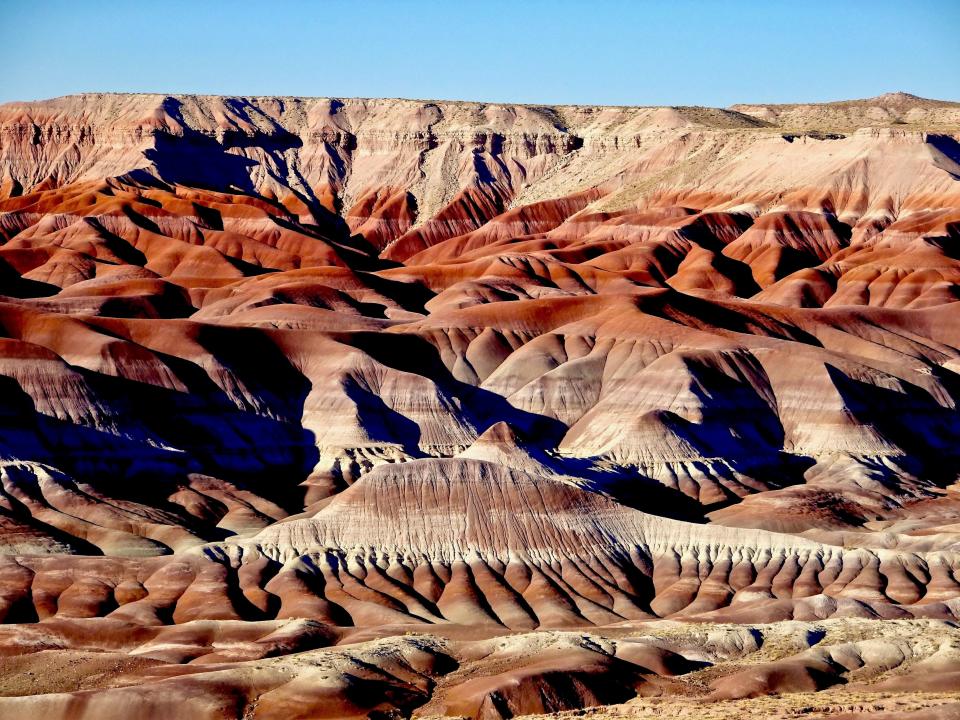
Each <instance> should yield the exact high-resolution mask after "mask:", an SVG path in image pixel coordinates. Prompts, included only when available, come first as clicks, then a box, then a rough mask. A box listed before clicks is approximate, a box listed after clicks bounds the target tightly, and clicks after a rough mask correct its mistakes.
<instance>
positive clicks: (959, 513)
mask: <svg viewBox="0 0 960 720" xmlns="http://www.w3.org/2000/svg"><path fill="white" fill-rule="evenodd" d="M958 140H960V104H956V103H946V102H938V101H929V100H923V99H920V98H916V97H913V96H909V95H905V94H902V93H900V94H893V95H887V96H882V97H879V98H873V99H871V100H863V101H852V102H847V103H833V104H828V105H789V106H737V107H734V108H731V109H726V110H720V109H709V108H586V107H534V106H504V105H491V104H480V103H454V102H419V101H407V100H358V99H320V98H310V99H305V98H224V97H199V96H184V97H165V96H157V95H83V96H71V97H66V98H59V99H56V100H50V101H42V102H35V103H11V104H7V105H2V106H0V387H2V389H3V391H4V394H3V402H2V403H0V553H2V554H0V621H2V622H3V623H6V624H5V625H4V626H2V627H0V636H2V637H3V638H5V641H4V642H3V643H2V645H3V649H2V650H0V654H3V655H4V663H6V662H10V663H14V664H15V665H16V666H17V667H21V668H22V669H23V672H24V673H25V672H27V671H28V670H27V669H28V668H38V667H41V666H42V665H43V663H45V662H48V661H49V662H54V663H59V662H61V661H62V662H63V663H64V665H63V666H64V668H69V667H73V666H74V665H71V664H70V663H72V662H73V660H70V662H69V663H68V662H67V660H65V659H64V658H72V659H75V660H76V665H77V666H80V667H86V668H89V669H90V671H91V673H93V674H92V675H91V676H90V678H87V679H84V677H81V676H79V675H78V676H77V677H74V675H71V672H73V671H69V670H64V674H63V675H62V677H61V678H60V680H62V682H53V681H52V680H51V679H49V678H46V679H43V680H42V682H40V683H39V684H38V685H37V686H36V688H35V689H31V688H32V687H33V686H32V683H27V684H24V683H25V682H26V681H25V680H23V677H21V676H19V675H18V676H17V677H16V678H14V677H13V676H12V675H11V676H6V675H5V674H4V677H3V678H2V680H3V683H6V684H2V683H0V695H16V696H23V697H17V698H12V699H5V698H2V697H0V717H8V716H9V717H14V716H22V715H24V714H29V713H33V714H38V713H42V714H45V715H47V716H49V717H51V718H55V717H64V718H66V717H89V718H94V717H96V718H101V717H112V715H110V713H114V714H116V713H118V712H119V713H122V714H124V715H123V716H124V717H127V716H129V713H131V712H133V713H135V714H139V715H142V716H144V717H148V716H151V714H152V715H154V716H157V717H162V716H166V715H168V714H169V713H170V712H172V710H171V708H174V707H177V708H180V707H186V706H189V708H190V712H191V713H192V714H193V715H194V716H196V717H211V718H220V717H274V716H275V717H294V716H296V713H298V712H299V713H304V714H305V715H304V716H310V717H380V718H386V717H409V716H410V714H411V713H414V712H416V713H419V715H420V716H422V717H430V716H436V715H447V716H469V717H478V718H501V717H503V718H506V717H513V716H516V715H519V714H523V713H549V712H559V711H563V710H568V709H576V708H582V707H586V706H592V705H605V704H610V703H623V702H625V701H627V700H630V701H631V702H632V703H636V704H637V705H636V707H637V708H639V710H638V712H641V711H644V709H645V708H648V705H647V704H644V703H647V702H648V701H647V700H644V698H645V697H647V696H660V695H663V696H670V697H684V698H689V697H696V698H699V700H698V702H699V701H705V702H717V703H748V702H749V699H750V698H753V697H756V696H761V695H766V694H771V693H795V694H797V696H798V697H800V696H802V695H803V694H804V693H808V694H809V693H814V694H817V693H821V692H825V691H826V689H829V688H833V690H830V692H834V691H835V690H836V687H837V686H840V685H844V686H849V688H850V689H851V692H858V693H867V694H868V695H869V694H870V693H872V692H875V690H876V689H885V691H889V692H906V689H907V688H909V687H912V685H911V684H912V683H915V682H923V683H926V685H925V687H926V688H927V689H926V690H925V691H924V692H928V693H931V695H930V696H929V697H928V698H927V700H924V702H923V703H919V701H918V703H915V704H914V705H915V708H914V709H916V710H917V711H918V712H922V711H924V709H930V708H933V707H936V708H937V710H936V711H937V712H941V711H942V712H943V713H947V714H949V713H950V712H953V709H951V707H950V706H949V703H946V701H944V703H939V702H934V700H933V699H931V698H933V697H934V694H936V693H938V692H941V691H942V692H946V691H947V690H950V689H951V686H950V685H949V683H950V682H951V681H955V676H956V672H957V667H958V665H957V657H958V655H957V647H958V646H957V641H956V638H953V636H952V635H951V634H950V633H954V634H955V631H954V630H953V629H952V628H953V627H954V625H955V623H956V621H957V620H960V555H958V550H960V535H958V530H957V529H958V527H960V525H958V522H960V451H958V448H960V410H958V403H960V375H958V373H960V310H958V308H960V304H958V301H960V251H958V248H960V142H958ZM661 619H669V620H670V621H683V623H685V624H679V625H674V624H669V623H664V622H661ZM868 619H873V620H882V621H883V622H879V623H877V627H878V628H888V627H892V628H895V629H896V631H895V632H894V631H890V636H889V637H888V636H886V635H883V633H882V632H881V631H879V630H878V631H877V633H879V634H877V635H876V637H875V636H874V635H872V634H871V633H872V632H873V631H867V630H865V629H864V628H867V627H870V625H869V623H867V622H866V621H867V620H868ZM861 621H862V622H861ZM697 623H714V624H718V623H735V624H738V625H736V626H722V627H725V628H727V629H725V630H723V631H721V630H717V631H716V633H718V634H716V635H710V633H711V632H713V631H702V632H704V633H707V635H709V638H707V637H706V636H704V637H700V635H697V633H700V632H701V629H700V628H702V626H701V625H699V624H697ZM758 623H780V625H771V626H769V628H767V629H764V630H760V629H757V627H756V626H757V624H758ZM784 623H786V624H789V623H793V624H794V625H790V627H793V628H794V629H796V628H799V627H801V626H802V628H803V631H804V632H805V633H808V634H807V635H804V637H809V638H811V641H810V643H808V644H806V645H804V646H803V647H799V646H797V647H793V646H790V647H789V648H787V649H788V650H790V652H786V650H783V652H779V651H778V652H773V651H772V650H771V649H770V648H767V650H764V648H763V646H762V639H763V637H764V633H766V636H767V637H773V636H776V637H778V638H780V639H779V640H778V643H780V646H782V644H783V643H782V642H781V640H782V641H783V642H786V640H783V638H782V637H781V636H780V635H779V634H778V633H780V632H781V631H780V630H777V629H775V628H782V627H787V625H785V624H784ZM898 623H899V624H898ZM716 627H718V628H719V627H721V626H720V625H716ZM645 628H649V630H646V629H645ZM676 628H686V629H684V630H679V631H677V632H680V633H681V634H682V633H683V632H688V633H690V634H689V635H688V636H685V637H686V639H684V638H680V637H678V636H674V635H671V633H673V632H674V630H673V629H676ZM771 628H774V629H771ZM824 628H826V630H824ZM843 628H854V630H851V631H850V632H855V635H853V636H851V635H848V634H847V635H845V634H844V633H846V632H847V631H846V630H844V629H843ZM904 628H913V629H916V628H924V629H929V628H937V630H936V633H941V634H942V635H943V637H942V643H941V644H939V645H937V646H936V647H934V645H933V644H931V643H932V641H930V640H929V637H928V635H923V637H924V638H926V639H924V640H922V641H921V640H916V641H911V640H910V639H909V638H907V637H906V635H908V634H909V632H908V631H907V630H904ZM901 630H903V632H901ZM821 631H823V632H826V633H827V636H828V637H829V638H830V640H831V642H829V643H827V644H825V645H823V647H821V645H818V644H817V642H814V640H813V639H815V638H817V637H821V636H818V635H817V634H818V633H821ZM648 632H649V633H653V635H650V636H648V635H647V633H648ZM884 632H886V631H884ZM911 632H912V630H911ZM924 632H926V630H924ZM409 633H415V634H416V637H411V638H407V637H405V635H406V634H409ZM516 633H524V634H521V635H517V634H516ZM724 633H725V634H724ZM830 633H833V635H830ZM721 635H722V640H723V641H722V642H720V640H718V639H717V638H720V637H721ZM880 635H883V637H880ZM691 638H695V639H691ZM710 638H713V639H710ZM703 642H707V644H708V645H709V648H708V649H705V650H704V649H701V650H696V649H695V646H696V645H697V643H701V645H702V643H703ZM710 643H714V644H713V645H710ZM328 646H336V647H328ZM721 646H722V647H721ZM780 646H778V647H780ZM781 649H783V648H782V647H781ZM768 650H769V654H766V655H765V654H763V653H764V652H767V651H768ZM751 653H753V654H752V655H751ZM756 653H760V654H756ZM271 658H272V659H271ZM744 658H750V659H747V660H744ZM728 661H729V663H730V664H729V665H728V666H725V667H724V669H723V670H722V671H720V670H704V663H712V664H715V665H717V666H718V667H719V666H721V665H723V663H727V662H728ZM110 668H113V670H111V669H110ZM924 669H927V670H930V669H935V670H936V671H937V672H938V673H941V674H942V675H941V677H942V678H947V679H945V680H944V681H943V682H941V683H939V684H938V683H937V682H934V681H932V680H928V678H926V677H925V674H924V673H925V672H926V671H924V672H921V671H922V670H924ZM29 672H35V670H32V669H31V670H29ZM112 672H113V673H116V674H117V677H116V678H111V677H110V673H112ZM24 677H25V676H24ZM868 680H869V682H868ZM874 681H876V682H874ZM121 685H122V686H123V687H121ZM34 694H35V695H36V697H32V695H34ZM838 697H839V696H838ZM631 698H639V699H634V700H631ZM928 700H929V702H928ZM649 702H653V701H649ZM678 702H679V701H678ZM863 702H865V701H862V699H861V700H855V701H853V700H851V701H850V702H847V701H845V700H842V699H838V700H837V701H836V703H835V705H834V706H832V707H833V708H834V710H836V712H841V711H843V712H846V711H847V710H849V709H850V708H854V710H855V709H856V708H858V707H859V708H862V707H866V706H865V705H863V704H862V703H863ZM877 702H878V704H876V705H875V707H874V706H871V707H873V708H874V710H875V711H876V712H883V711H886V710H888V709H889V708H888V707H887V705H884V704H883V703H882V702H880V701H877ZM857 703H861V704H860V705H857ZM184 704H186V705H184ZM914 705H911V707H914ZM941 706H942V707H941ZM624 707H626V706H624ZM649 707H654V706H653V705H649ZM677 707H680V705H678V706H677ZM737 707H739V706H737ZM117 708H120V709H119V710H118V709H117ZM130 708H134V709H133V710H131V709H130ZM894 709H896V708H894ZM831 712H833V710H831ZM944 716H945V717H946V716H948V715H944ZM118 717H119V716H118ZM611 717H613V715H611ZM918 717H919V716H918Z"/></svg>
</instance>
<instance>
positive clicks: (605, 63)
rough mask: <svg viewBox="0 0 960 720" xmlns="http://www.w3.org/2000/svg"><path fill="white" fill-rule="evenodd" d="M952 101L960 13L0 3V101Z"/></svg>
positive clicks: (912, 4)
mask: <svg viewBox="0 0 960 720" xmlns="http://www.w3.org/2000/svg"><path fill="white" fill-rule="evenodd" d="M894 90H904V91H907V92H912V93H915V94H917V95H923V96H926V97H935V98H940V99H951V100H960V0H902V1H901V2H893V1H890V0H870V1H867V0H832V1H830V2H826V1H824V0H793V1H789V0H749V1H748V0H739V1H732V0H731V1H726V2H725V1H724V0H661V1H659V2H655V1H653V0H648V1H645V0H633V1H632V2H631V1H628V0H578V1H576V2H575V1H573V0H553V2H546V1H545V0H544V1H541V0H513V1H512V2H511V1H508V0H486V1H484V2H480V1H477V0H445V1H444V0H405V1H404V0H353V1H352V2H349V1H339V0H338V1H332V0H331V1H328V2H323V1H322V0H316V1H314V2H306V1H300V0H290V1H283V0H276V1H274V2H270V1H269V0H260V1H259V2H245V1H241V0H237V1H235V2H222V1H220V0H191V1H190V2H185V1H181V0H165V1H164V2H149V0H143V1H135V0H129V1H125V2H122V1H119V0H118V1H116V2H107V1H105V0H86V1H81V0H0V102H5V101H8V100H30V99H36V98H45V97H53V96H56V95H65V94H69V93H76V92H84V91H117V92H162V93H214V94H226V95H319V96H347V97H408V98H431V99H468V100H480V101H502V102H527V103H580V104H589V105H593V104H613V105H677V104H688V105H694V104H695V105H715V106H723V105H729V104H732V103H736V102H790V101H794V102H807V101H826V100H838V99H847V98H858V97H871V96H874V95H879V94H881V93H884V92H890V91H894Z"/></svg>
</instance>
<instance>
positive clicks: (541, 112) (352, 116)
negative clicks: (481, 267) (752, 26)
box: [0, 95, 960, 261]
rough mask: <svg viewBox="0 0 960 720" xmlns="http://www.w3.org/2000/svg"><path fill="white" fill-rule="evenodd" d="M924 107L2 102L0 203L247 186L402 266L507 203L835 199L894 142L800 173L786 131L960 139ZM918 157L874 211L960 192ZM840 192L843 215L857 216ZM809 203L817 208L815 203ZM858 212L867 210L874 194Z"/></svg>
mask: <svg viewBox="0 0 960 720" xmlns="http://www.w3.org/2000/svg"><path fill="white" fill-rule="evenodd" d="M911 102H913V101H909V100H904V99H902V98H901V99H900V100H898V101H897V102H896V103H893V104H891V102H889V101H883V100H882V99H881V100H878V101H877V103H874V104H871V101H858V102H854V103H838V104H832V105H831V104H828V105H816V106H762V107H761V106H757V107H753V106H750V107H747V106H744V108H741V109H739V110H719V109H713V108H689V107H680V108H644V107H596V108H591V107H580V106H556V107H548V106H527V105H497V104H484V103H470V102H442V101H437V102H432V101H413V100H367V99H342V100H341V99H330V98H279V97H235V98H231V97H218V96H194V95H187V96H176V97H175V96H163V95H76V96H68V97H63V98H57V99H54V100H47V101H38V102H31V103H9V104H6V105H3V106H0V193H2V194H3V195H4V196H11V195H23V194H27V195H29V194H31V193H35V192H37V191H40V190H45V189H46V190H50V189H56V188H63V187H65V186H68V185H71V184H74V183H83V182H93V181H96V182H102V181H103V180H104V178H113V177H122V178H125V179H126V180H127V181H129V182H135V183H150V182H156V181H157V180H159V181H162V182H164V183H170V184H179V185H189V186H195V187H201V188H207V189H211V190H217V191H225V192H229V193H237V192H241V193H252V194H257V195H262V196H265V197H267V198H275V199H278V200H279V202H280V203H281V205H280V206H279V207H278V208H276V209H275V210H274V212H276V213H281V214H282V213H292V214H293V215H295V216H296V217H299V218H303V219H308V220H310V221H311V222H320V223H321V224H323V222H324V221H326V220H328V218H327V217H326V215H327V213H328V212H329V211H333V212H336V213H339V214H341V215H342V217H343V218H344V220H345V222H346V226H347V228H348V229H349V232H353V233H360V234H363V235H364V237H365V238H366V239H367V241H368V242H369V243H370V244H371V245H373V246H374V248H376V249H377V250H382V251H383V252H384V255H385V257H387V258H389V259H391V260H400V261H403V260H405V259H407V258H409V257H410V256H411V255H413V254H415V253H417V252H419V251H421V250H424V249H425V248H428V247H431V246H433V245H436V244H437V243H438V242H441V241H443V240H445V239H447V238H450V237H453V236H456V235H462V234H465V233H468V232H470V231H472V230H475V229H477V228H479V227H481V226H482V225H483V224H484V223H485V222H486V221H487V220H489V219H491V218H492V217H494V216H496V215H499V214H501V213H503V212H504V211H505V210H508V209H510V208H511V207H514V206H518V205H525V204H528V203H530V202H534V201H538V200H544V199H557V198H562V197H564V196H568V195H571V194H575V193H584V192H595V193H599V194H601V195H607V196H608V197H607V198H606V199H605V200H604V201H603V203H602V205H603V206H604V207H609V208H613V207H618V208H622V207H628V206H632V205H633V204H635V202H636V201H637V199H638V197H639V195H638V192H637V191H638V188H639V187H642V190H643V193H645V194H647V195H649V194H650V193H654V194H656V193H671V194H673V195H679V196H687V197H688V198H689V200H688V202H697V203H699V204H700V206H701V207H702V206H703V203H704V202H705V201H706V202H707V204H712V205H717V204H724V203H726V204H728V205H729V204H730V203H731V202H732V201H734V200H735V198H737V196H740V197H741V198H742V197H743V196H744V195H753V196H754V197H755V198H766V199H767V200H769V199H772V198H774V197H783V194H784V192H794V193H799V194H809V193H811V192H816V191H817V190H815V189H820V188H823V189H827V190H828V195H829V189H830V187H831V178H833V177H834V176H836V175H837V173H838V172H839V171H841V170H842V169H843V168H844V167H845V165H846V164H849V163H853V162H854V161H856V160H857V159H858V158H859V157H860V156H864V155H870V153H871V148H875V146H876V143H882V142H884V140H883V138H881V137H876V138H873V139H872V140H870V139H864V140H861V141H859V142H857V141H852V140H851V141H845V142H841V143H840V145H831V146H829V147H827V146H824V147H807V148H805V149H804V150H803V153H802V154H803V155H807V156H809V157H808V158H806V160H805V161H804V162H803V164H802V165H801V167H796V165H797V160H798V158H799V157H800V155H801V153H798V152H797V151H796V150H794V151H793V152H789V151H787V150H785V149H784V148H781V147H779V145H781V144H789V143H788V142H787V140H791V141H792V137H793V136H792V135H789V134H787V135H786V138H787V140H784V138H783V136H784V133H782V132H780V131H779V128H781V127H782V128H784V129H786V130H794V129H795V126H796V125H797V122H799V121H795V120H794V119H793V118H795V117H799V118H801V120H803V122H800V124H801V125H803V124H804V123H806V122H807V118H808V116H811V113H813V115H815V116H816V117H817V118H819V117H820V115H819V114H817V113H820V114H822V115H823V119H822V120H819V121H818V122H819V123H820V125H823V127H824V128H825V129H826V130H827V131H829V132H835V133H849V132H853V131H855V130H856V129H857V128H864V127H874V126H889V127H899V128H901V129H904V130H911V131H914V132H919V133H922V132H923V131H924V130H925V129H927V128H928V126H929V128H931V129H933V131H935V132H951V130H950V128H953V130H952V132H956V130H957V129H960V109H958V108H960V105H957V104H952V103H933V102H932V101H927V100H922V99H917V100H916V101H915V102H914V103H913V105H911ZM894 106H895V107H896V108H897V109H896V111H894V110H892V109H891V108H894ZM738 107H739V106H738ZM877 108H879V110H878V109H877ZM747 110H749V113H747V112H746V111H747ZM781 114H782V115H783V118H782V119H781ZM752 115H756V116H757V117H753V116H752ZM811 117H812V116H811ZM769 118H772V120H771V119H769ZM808 124H809V123H808ZM818 127H819V126H818ZM838 137H839V136H838ZM923 137H924V136H923V135H922V134H921V135H918V138H920V139H921V144H926V141H925V140H923ZM944 142H946V143H947V145H943V144H942V143H941V144H939V145H938V144H937V143H934V146H935V148H939V149H938V150H936V152H939V153H940V154H941V155H943V154H946V157H947V158H948V159H949V158H954V160H953V162H954V163H955V157H956V156H955V155H952V154H951V153H952V151H951V150H950V147H953V146H950V145H949V140H946V141H944ZM953 143H954V145H955V144H956V143H955V140H954V141H953ZM837 150H840V151H841V152H840V153H839V155H837V156H836V157H834V159H833V160H831V159H830V158H831V157H833V156H834V155H835V153H836V151H837ZM735 157H738V158H739V162H737V163H736V165H739V166H740V168H741V169H742V171H743V173H747V174H746V175H744V176H743V178H742V181H741V182H740V183H737V182H736V181H735V180H734V181H733V182H730V181H724V180H723V176H724V175H726V174H729V173H728V172H727V171H728V170H729V168H728V167H727V165H728V164H729V163H730V161H731V160H732V159H734V158H735ZM929 159H930V158H929V157H928V156H927V157H926V160H927V162H926V163H925V164H926V165H929ZM898 162H899V163H900V164H901V165H902V164H903V163H904V162H905V159H900V160H898ZM907 162H909V165H907V166H905V169H904V170H903V171H902V173H901V175H900V177H902V178H903V179H904V182H901V183H899V184H898V185H897V186H896V188H893V187H891V188H886V187H884V186H880V185H877V182H876V180H873V179H867V178H864V182H865V189H867V190H869V192H870V193H871V194H872V195H873V196H874V200H875V202H883V201H884V199H885V198H886V197H887V196H888V195H890V194H891V193H894V194H895V196H897V197H900V198H902V199H903V201H904V202H905V203H907V204H909V202H910V199H911V197H912V196H915V195H918V194H919V193H924V194H925V197H928V198H930V197H934V196H936V195H938V194H943V193H945V192H948V191H950V190H951V189H953V190H954V191H955V188H951V187H950V186H949V183H944V182H943V180H944V179H945V178H948V177H949V175H946V174H945V175H944V176H943V177H941V176H940V175H937V174H936V173H931V172H929V171H928V169H927V168H925V166H924V165H925V164H924V163H923V162H920V161H919V158H918V159H917V160H916V161H913V160H908V161H907ZM817 163H819V164H817ZM941 164H942V163H941ZM951 167H952V166H950V165H949V162H948V163H947V164H946V165H944V168H945V169H946V170H947V171H948V172H949V171H950V168H951ZM721 169H723V172H722V173H720V170H721ZM691 171H696V174H695V175H692V174H690V172H691ZM712 171H717V174H715V175H714V173H712ZM737 174H738V173H737V172H736V171H734V178H735V177H736V175H737ZM741 174H742V173H741ZM877 177H881V175H879V174H878V175H877ZM834 182H835V181H834ZM842 184H843V185H844V187H847V188H848V190H847V191H841V189H840V188H839V187H838V188H836V189H835V190H834V193H835V194H836V193H842V192H846V193H847V194H849V188H850V187H851V186H854V187H856V186H858V185H860V184H861V183H859V182H858V181H857V180H856V179H854V178H851V179H849V180H848V181H847V180H845V181H843V183H842ZM695 197H699V198H700V199H699V200H695V199H694V198H695ZM708 197H710V198H712V199H709V200H708V199H707V198H708ZM0 199H2V197H0ZM592 199H595V198H592ZM829 199H830V202H831V203H832V204H833V205H835V206H837V208H836V212H837V213H838V214H840V213H841V211H842V210H846V211H848V212H850V211H853V210H854V209H855V207H856V204H854V205H851V204H850V203H845V204H846V205H847V207H845V208H841V207H840V204H841V202H842V200H840V201H838V198H829ZM797 201H798V202H799V201H800V198H799V197H798V198H797ZM803 202H805V203H815V206H816V205H817V204H819V201H816V200H815V199H814V198H812V197H808V198H807V199H806V200H805V201H803ZM857 202H861V203H862V202H867V205H868V206H870V201H869V199H863V200H860V201H857ZM859 214H862V211H861V212H860V213H859Z"/></svg>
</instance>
